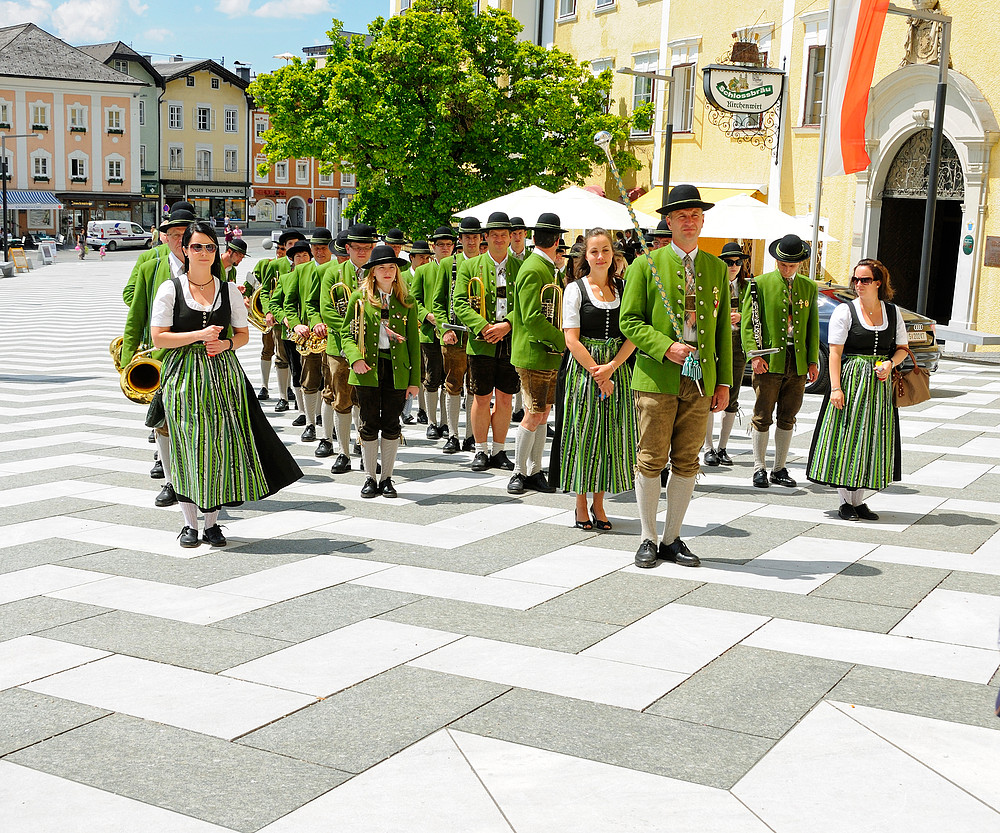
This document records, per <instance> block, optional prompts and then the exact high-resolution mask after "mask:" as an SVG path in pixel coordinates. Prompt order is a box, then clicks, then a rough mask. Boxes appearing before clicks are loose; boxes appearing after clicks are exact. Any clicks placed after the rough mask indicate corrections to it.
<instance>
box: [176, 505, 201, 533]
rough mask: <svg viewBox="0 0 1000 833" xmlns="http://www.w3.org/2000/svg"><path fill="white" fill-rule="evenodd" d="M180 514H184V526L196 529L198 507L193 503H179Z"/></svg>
mask: <svg viewBox="0 0 1000 833" xmlns="http://www.w3.org/2000/svg"><path fill="white" fill-rule="evenodd" d="M180 507H181V514H182V515H183V516H184V526H189V527H191V529H193V530H195V531H197V529H198V507H197V506H195V505H194V504H193V503H182V504H180Z"/></svg>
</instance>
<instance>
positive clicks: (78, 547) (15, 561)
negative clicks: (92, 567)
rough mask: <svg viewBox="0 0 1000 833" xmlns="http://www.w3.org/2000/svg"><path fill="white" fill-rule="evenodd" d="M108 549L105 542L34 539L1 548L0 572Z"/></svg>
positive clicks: (57, 561) (0, 528) (1, 529)
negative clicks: (89, 542) (91, 542)
mask: <svg viewBox="0 0 1000 833" xmlns="http://www.w3.org/2000/svg"><path fill="white" fill-rule="evenodd" d="M2 538H3V527H2V526H0V540H2ZM106 549H107V547H106V546H104V545H103V544H85V543H82V542H80V541H67V540H66V539H64V538H46V539H45V540H43V541H32V542H31V543H30V544H18V545H17V546H16V547H4V548H3V549H0V574H2V573H13V572H14V571H15V570H27V569H28V568H29V567H37V566H39V565H40V564H58V563H60V562H61V561H66V560H67V559H71V558H77V557H79V556H81V555H90V554H91V553H95V552H102V551H103V550H106Z"/></svg>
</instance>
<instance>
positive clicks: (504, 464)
mask: <svg viewBox="0 0 1000 833" xmlns="http://www.w3.org/2000/svg"><path fill="white" fill-rule="evenodd" d="M490 468H491V469H505V470H506V471H514V464H513V463H512V462H511V461H510V458H509V457H508V456H507V452H506V451H498V452H497V453H496V454H494V455H493V456H492V457H490Z"/></svg>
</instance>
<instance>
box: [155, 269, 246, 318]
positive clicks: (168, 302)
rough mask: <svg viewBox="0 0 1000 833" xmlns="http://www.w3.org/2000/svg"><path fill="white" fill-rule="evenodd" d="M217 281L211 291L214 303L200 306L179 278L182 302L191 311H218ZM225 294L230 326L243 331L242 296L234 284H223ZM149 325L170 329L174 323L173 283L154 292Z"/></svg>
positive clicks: (164, 284)
mask: <svg viewBox="0 0 1000 833" xmlns="http://www.w3.org/2000/svg"><path fill="white" fill-rule="evenodd" d="M219 283H220V281H219V279H218V278H216V279H215V286H214V287H213V290H214V292H215V300H214V302H213V303H212V304H211V305H209V304H200V303H198V302H197V301H195V299H194V298H193V297H192V296H191V287H189V286H188V282H187V281H186V280H184V279H183V278H181V291H182V292H183V293H184V300H185V301H186V302H187V305H188V306H189V307H191V309H194V310H198V311H199V312H206V311H208V310H212V309H218V308H219V305H220V304H221V303H222V293H220V292H219ZM222 286H223V287H225V290H224V291H226V292H228V293H229V309H230V326H232V327H233V328H235V329H237V330H242V329H245V328H246V326H247V308H246V306H245V305H244V304H243V296H242V295H241V294H240V291H239V289H237V288H236V284H235V283H224V284H222ZM149 323H150V325H151V326H153V327H172V326H173V323H174V282H173V281H164V282H163V283H161V284H160V288H159V289H157V290H156V297H155V298H153V314H152V315H151V316H150V319H149Z"/></svg>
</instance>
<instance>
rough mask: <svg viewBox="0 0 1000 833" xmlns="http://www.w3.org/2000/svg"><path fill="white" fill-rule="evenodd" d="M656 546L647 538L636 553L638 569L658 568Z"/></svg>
mask: <svg viewBox="0 0 1000 833" xmlns="http://www.w3.org/2000/svg"><path fill="white" fill-rule="evenodd" d="M656 555H657V550H656V544H654V543H653V542H652V541H650V540H649V539H648V538H646V539H645V540H644V541H643V542H642V543H641V544H639V549H638V550H636V553H635V566H636V567H655V566H656Z"/></svg>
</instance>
